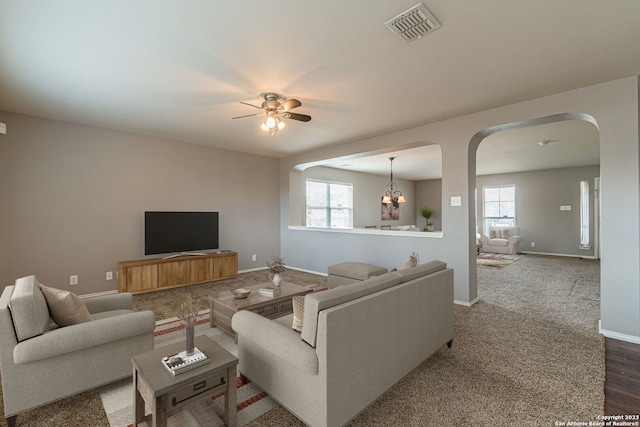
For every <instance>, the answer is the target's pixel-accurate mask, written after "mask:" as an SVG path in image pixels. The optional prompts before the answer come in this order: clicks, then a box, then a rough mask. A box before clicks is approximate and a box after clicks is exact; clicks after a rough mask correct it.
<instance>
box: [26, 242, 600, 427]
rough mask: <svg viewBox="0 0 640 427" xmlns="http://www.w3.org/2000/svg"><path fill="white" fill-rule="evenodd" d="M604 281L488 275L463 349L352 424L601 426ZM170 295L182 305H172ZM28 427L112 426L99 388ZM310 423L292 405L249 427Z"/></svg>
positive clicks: (558, 271)
mask: <svg viewBox="0 0 640 427" xmlns="http://www.w3.org/2000/svg"><path fill="white" fill-rule="evenodd" d="M264 274H265V273H264V272H256V273H248V274H247V275H246V276H245V275H241V276H242V277H241V278H240V281H239V282H233V281H228V283H225V284H224V287H230V286H234V283H236V284H237V286H236V287H240V286H242V285H241V283H246V281H247V280H249V277H253V278H255V277H256V276H257V277H264ZM285 274H286V275H287V276H285V280H290V281H292V282H297V281H298V280H300V281H303V280H306V281H307V282H306V283H318V282H320V283H322V282H323V281H324V280H325V278H324V277H318V276H314V275H310V274H306V273H300V272H294V271H292V270H288V271H287V273H285ZM599 276H600V265H599V262H597V261H588V260H581V259H576V258H560V257H545V256H536V255H527V256H525V257H522V258H521V259H520V260H518V262H516V263H513V264H511V265H510V266H509V268H502V269H495V268H478V293H479V297H480V301H479V302H478V303H476V304H475V305H474V306H472V307H464V306H456V307H455V338H454V343H453V348H452V349H447V347H446V346H444V347H443V348H441V349H440V350H439V351H438V352H436V354H434V355H433V356H432V357H431V358H429V359H428V360H427V361H425V362H424V363H423V364H422V365H420V366H419V367H418V368H417V369H416V370H415V371H414V372H412V373H411V374H409V375H408V376H407V377H405V378H404V379H402V380H401V381H400V382H399V383H398V384H397V385H396V386H394V387H393V388H391V389H390V390H389V391H388V392H387V393H386V394H384V395H383V396H382V397H381V398H380V399H378V400H377V401H376V402H374V403H373V404H372V405H371V406H370V407H369V408H367V409H366V410H365V411H364V412H363V413H361V414H360V415H359V416H358V417H356V418H355V419H354V420H353V421H352V422H351V423H350V424H349V425H350V426H394V427H395V426H398V425H402V426H420V427H422V426H441V425H447V426H464V427H467V426H470V425H474V426H496V425H497V426H552V425H554V423H555V421H564V422H566V421H574V422H587V423H588V422H589V421H595V420H596V417H597V416H598V415H602V414H603V402H604V392H603V388H604V340H603V338H602V336H600V335H599V334H598V332H597V331H598V319H599V318H600V302H599V301H600V292H599ZM203 286H211V285H203ZM214 287H215V286H213V287H210V288H209V291H207V292H210V291H211V289H213V288H214ZM192 288H194V287H192ZM195 288H200V286H198V287H195ZM186 289H187V288H184V289H182V290H180V292H182V293H184V292H186ZM193 290H195V291H197V292H200V290H196V289H193ZM165 293H166V294H167V295H171V299H173V300H174V301H169V300H168V299H166V298H163V295H162V294H165ZM156 294H157V295H154V294H147V295H148V296H145V297H142V296H140V297H136V298H135V300H136V305H137V306H140V307H142V306H153V304H152V301H154V302H155V303H156V304H158V307H157V308H158V311H159V312H165V306H170V305H172V304H174V305H175V299H176V298H177V297H178V296H179V295H180V293H173V292H172V293H171V294H169V293H168V292H166V291H165V292H158V293H156ZM174 315H175V314H171V315H167V316H166V317H171V316H174ZM18 422H19V426H23V425H27V426H42V425H48V426H68V425H78V426H81V425H84V426H102V425H105V426H106V425H108V424H107V421H106V414H105V413H104V410H103V409H102V405H101V404H100V398H99V396H98V394H97V392H93V391H92V392H88V393H83V394H81V395H79V396H76V397H74V398H70V399H65V400H63V401H62V402H58V403H53V404H51V405H48V406H45V407H42V408H38V409H36V410H33V411H29V412H28V413H27V414H25V415H21V416H19V417H18ZM303 425H304V424H303V423H302V422H300V421H299V420H298V419H297V418H295V417H294V416H293V415H292V414H290V413H289V412H288V411H286V410H285V409H284V408H282V407H278V408H276V409H274V410H272V411H269V412H267V413H266V414H264V415H262V416H261V417H259V418H257V419H256V420H254V421H253V422H251V423H249V424H248V426H251V427H257V426H303Z"/></svg>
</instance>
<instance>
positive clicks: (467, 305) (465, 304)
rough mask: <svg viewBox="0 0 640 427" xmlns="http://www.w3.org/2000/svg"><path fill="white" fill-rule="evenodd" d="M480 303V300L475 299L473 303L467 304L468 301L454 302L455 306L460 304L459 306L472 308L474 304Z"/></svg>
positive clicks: (455, 300)
mask: <svg viewBox="0 0 640 427" xmlns="http://www.w3.org/2000/svg"><path fill="white" fill-rule="evenodd" d="M478 301H480V298H475V299H472V300H471V301H469V302H467V301H460V300H457V299H454V300H453V303H454V304H458V305H464V306H465V307H471V306H472V305H473V304H475V303H477V302H478Z"/></svg>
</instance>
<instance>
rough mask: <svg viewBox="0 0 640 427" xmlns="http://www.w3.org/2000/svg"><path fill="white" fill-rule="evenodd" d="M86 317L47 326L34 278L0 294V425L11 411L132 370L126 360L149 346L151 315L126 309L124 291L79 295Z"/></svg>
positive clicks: (12, 418)
mask: <svg viewBox="0 0 640 427" xmlns="http://www.w3.org/2000/svg"><path fill="white" fill-rule="evenodd" d="M83 302H84V304H85V306H86V308H87V309H88V311H89V314H90V316H91V318H92V319H93V320H91V321H89V322H85V323H78V324H74V325H70V326H65V327H57V325H56V324H52V323H51V320H50V317H49V308H48V306H47V301H46V300H45V297H44V295H43V293H42V291H41V290H40V287H39V284H38V281H37V279H36V278H35V277H34V276H29V277H25V278H21V279H18V280H16V283H15V285H14V286H7V287H5V289H4V291H3V293H2V296H1V297H0V370H1V372H2V394H3V399H4V414H5V417H6V419H7V424H8V425H9V426H13V425H15V423H16V416H17V414H19V413H21V412H24V411H26V410H28V409H32V408H35V407H38V406H41V405H44V404H47V403H50V402H53V401H56V400H59V399H62V398H65V397H68V396H71V395H73V394H77V393H80V392H82V391H85V390H88V389H91V388H95V387H98V386H101V385H103V384H107V383H110V382H113V381H116V380H119V379H122V378H125V377H127V376H130V375H131V373H132V365H131V357H132V356H133V355H135V354H138V353H142V352H145V351H148V350H151V349H153V330H154V327H155V316H154V314H153V312H151V311H142V312H134V311H133V310H132V306H133V298H132V295H131V294H125V293H121V294H113V295H105V296H100V297H95V298H87V299H85V300H83Z"/></svg>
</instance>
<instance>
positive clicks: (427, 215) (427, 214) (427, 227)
mask: <svg viewBox="0 0 640 427" xmlns="http://www.w3.org/2000/svg"><path fill="white" fill-rule="evenodd" d="M420 215H422V216H423V217H424V219H425V220H426V222H427V223H426V225H425V227H424V231H433V223H432V222H431V221H429V218H431V217H432V216H433V209H431V208H428V207H426V206H423V207H422V208H421V209H420Z"/></svg>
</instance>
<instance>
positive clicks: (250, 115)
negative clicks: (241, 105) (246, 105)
mask: <svg viewBox="0 0 640 427" xmlns="http://www.w3.org/2000/svg"><path fill="white" fill-rule="evenodd" d="M261 114H264V113H255V114H247V115H246V116H238V117H231V118H232V119H243V118H245V117H253V116H259V115H261Z"/></svg>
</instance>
